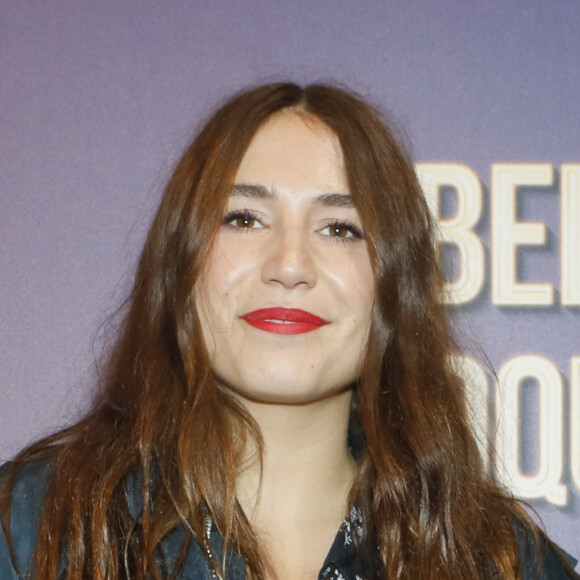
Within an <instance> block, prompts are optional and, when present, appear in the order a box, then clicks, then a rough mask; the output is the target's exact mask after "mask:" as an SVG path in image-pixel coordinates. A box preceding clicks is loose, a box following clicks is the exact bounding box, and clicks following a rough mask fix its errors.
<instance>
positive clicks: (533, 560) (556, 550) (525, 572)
mask: <svg viewBox="0 0 580 580" xmlns="http://www.w3.org/2000/svg"><path fill="white" fill-rule="evenodd" d="M515 531H516V539H517V542H518V548H519V551H520V562H521V565H522V578H523V580H536V579H537V580H578V579H580V576H579V575H578V574H576V573H575V572H573V571H572V569H573V568H574V567H575V566H576V563H577V562H576V560H575V559H574V558H573V557H572V556H570V555H569V554H567V553H566V552H565V551H564V550H562V548H560V547H559V546H557V545H556V544H554V542H552V541H551V540H550V539H549V538H547V537H546V536H545V535H544V534H543V533H541V532H540V545H539V550H538V546H537V545H536V542H535V539H534V535H533V533H532V531H531V530H530V529H529V527H528V526H527V525H525V524H523V523H518V524H516V526H515ZM563 562H567V563H568V564H569V565H570V570H568V569H567V568H566V566H565V565H564V563H563ZM538 563H539V568H538ZM538 572H539V575H537V573H538Z"/></svg>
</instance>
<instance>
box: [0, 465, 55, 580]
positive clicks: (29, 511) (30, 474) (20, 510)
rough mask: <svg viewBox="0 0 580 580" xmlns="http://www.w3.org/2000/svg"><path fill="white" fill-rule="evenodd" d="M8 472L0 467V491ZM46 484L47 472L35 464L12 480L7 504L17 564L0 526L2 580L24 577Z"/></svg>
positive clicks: (4, 466)
mask: <svg viewBox="0 0 580 580" xmlns="http://www.w3.org/2000/svg"><path fill="white" fill-rule="evenodd" d="M7 468H8V465H3V466H2V467H0V487H1V486H3V485H4V480H5V476H6V471H7ZM49 480H50V477H49V469H48V468H47V467H46V466H45V465H40V464H38V463H35V464H31V465H27V466H25V467H23V468H22V469H21V470H20V471H19V472H18V474H17V475H16V477H15V479H14V484H13V488H12V494H11V503H10V533H11V536H12V545H13V546H14V552H15V556H16V561H13V560H12V558H11V555H10V550H9V547H8V540H7V538H6V534H5V530H4V529H3V527H2V526H0V578H1V579H2V580H20V579H21V578H24V577H26V572H27V569H28V567H29V565H30V562H31V560H32V554H33V553H34V548H35V547H36V540H37V532H38V526H39V524H40V517H41V514H42V500H43V497H44V494H45V492H46V489H47V486H48V482H49Z"/></svg>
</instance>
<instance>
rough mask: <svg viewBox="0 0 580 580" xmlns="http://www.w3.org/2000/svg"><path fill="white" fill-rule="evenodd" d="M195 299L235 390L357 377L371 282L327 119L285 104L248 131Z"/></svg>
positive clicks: (328, 386) (305, 392)
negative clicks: (249, 137)
mask: <svg viewBox="0 0 580 580" xmlns="http://www.w3.org/2000/svg"><path fill="white" fill-rule="evenodd" d="M196 299H197V304H198V307H199V311H200V317H201V322H202V329H203V335H204V339H205V341H206V345H207V348H208V350H209V352H210V355H211V357H212V361H213V368H214V371H215V373H216V375H217V377H218V379H219V380H220V382H222V383H223V384H224V385H226V386H228V387H229V388H231V389H233V390H234V391H235V392H237V393H238V394H239V395H241V396H242V397H246V398H248V399H252V400H255V401H261V402H272V403H306V402H311V401H315V400H319V399H322V398H324V397H328V396H331V395H333V394H336V393H337V392H339V391H343V390H344V389H345V388H348V387H349V386H350V385H351V384H352V382H353V381H354V380H355V379H356V378H357V376H358V373H359V367H360V361H361V355H362V353H363V350H364V348H365V345H366V341H367V337H368V332H369V327H370V321H371V312H372V307H373V300H374V280H373V272H372V268H371V262H370V258H369V253H368V250H367V244H366V241H365V239H364V232H363V230H362V224H361V220H360V218H359V215H358V212H357V210H356V209H355V207H354V205H353V203H352V199H351V197H350V193H349V189H348V184H347V179H346V175H345V171H344V164H343V158H342V152H341V149H340V145H339V142H338V139H337V137H336V136H335V135H334V133H332V132H331V131H330V130H329V129H328V128H327V127H326V125H324V124H322V123H321V122H320V121H318V120H316V119H311V118H308V117H304V116H300V115H299V114H297V113H295V112H290V111H284V112H281V113H278V114H277V115H275V116H273V117H272V118H271V119H269V120H268V121H267V122H266V124H265V125H264V126H263V127H262V128H261V129H260V130H259V131H258V132H257V133H256V135H255V136H254V139H253V140H252V142H251V143H250V146H249V148H248V150H247V152H246V154H245V156H244V158H243V160H242V163H241V166H240V169H239V171H238V173H237V175H236V179H235V185H234V187H233V190H232V192H231V195H230V197H229V200H228V202H227V206H226V212H225V215H224V218H223V223H222V225H221V228H220V231H219V234H218V236H217V238H216V240H215V243H214V245H213V247H212V249H211V251H210V256H209V260H208V264H207V266H206V269H205V273H204V276H203V277H202V279H201V280H200V283H199V284H198V287H197V289H196Z"/></svg>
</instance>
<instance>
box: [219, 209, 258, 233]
mask: <svg viewBox="0 0 580 580" xmlns="http://www.w3.org/2000/svg"><path fill="white" fill-rule="evenodd" d="M223 223H224V225H228V226H230V227H232V228H236V229H241V230H255V229H258V228H262V227H263V226H262V224H261V223H260V220H259V219H258V218H257V216H255V215H253V214H251V213H249V212H230V213H228V214H227V215H226V216H225V217H224V220H223Z"/></svg>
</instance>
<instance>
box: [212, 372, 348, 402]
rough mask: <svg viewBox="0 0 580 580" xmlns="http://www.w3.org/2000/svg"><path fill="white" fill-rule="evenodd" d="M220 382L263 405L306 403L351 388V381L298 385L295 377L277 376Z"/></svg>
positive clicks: (241, 396)
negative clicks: (257, 381)
mask: <svg viewBox="0 0 580 580" xmlns="http://www.w3.org/2000/svg"><path fill="white" fill-rule="evenodd" d="M218 380H219V382H220V384H221V385H222V386H223V387H225V388H226V389H228V390H229V391H231V392H232V393H234V394H235V395H236V396H237V397H238V398H240V399H243V400H247V401H251V402H253V403H261V404H264V405H308V404H311V403H316V402H319V401H323V400H325V399H330V398H332V397H334V396H336V395H339V394H341V393H344V392H345V391H350V390H352V387H353V383H352V382H351V383H349V384H347V385H338V386H336V385H328V386H326V387H325V386H323V385H321V384H320V382H317V383H315V384H312V385H305V384H304V383H303V382H302V383H300V384H299V385H300V386H298V385H297V384H296V377H295V376H294V377H292V381H288V382H286V381H284V380H281V379H280V378H279V377H278V378H276V379H273V380H272V382H269V383H268V384H264V382H263V379H262V381H260V382H261V383H262V384H260V383H256V382H251V383H250V382H248V383H245V382H237V381H236V384H232V383H231V382H228V381H225V380H223V379H221V378H220V379H218ZM250 385H251V386H250Z"/></svg>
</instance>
